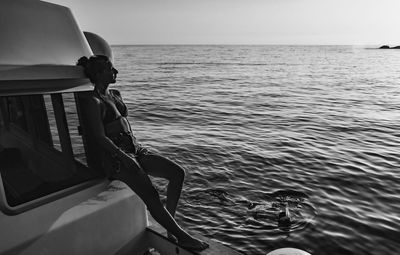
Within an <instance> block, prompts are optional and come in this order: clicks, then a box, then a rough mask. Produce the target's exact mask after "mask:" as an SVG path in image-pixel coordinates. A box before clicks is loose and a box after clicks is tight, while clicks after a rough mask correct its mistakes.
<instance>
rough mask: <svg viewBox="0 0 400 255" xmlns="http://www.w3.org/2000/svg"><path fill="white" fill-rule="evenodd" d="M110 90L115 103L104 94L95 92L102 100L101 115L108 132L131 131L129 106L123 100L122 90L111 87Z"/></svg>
mask: <svg viewBox="0 0 400 255" xmlns="http://www.w3.org/2000/svg"><path fill="white" fill-rule="evenodd" d="M109 92H110V95H111V98H112V101H113V102H114V104H112V103H111V102H110V101H109V100H106V99H105V98H104V96H101V95H99V93H98V92H97V91H96V92H95V94H96V97H97V98H99V99H100V100H101V102H102V104H101V115H102V119H103V125H104V129H105V131H106V134H113V133H119V132H130V131H131V130H130V126H129V123H128V121H127V120H126V117H127V116H128V108H127V107H126V105H125V103H124V102H123V101H122V97H121V94H120V92H119V91H118V90H115V89H110V90H109Z"/></svg>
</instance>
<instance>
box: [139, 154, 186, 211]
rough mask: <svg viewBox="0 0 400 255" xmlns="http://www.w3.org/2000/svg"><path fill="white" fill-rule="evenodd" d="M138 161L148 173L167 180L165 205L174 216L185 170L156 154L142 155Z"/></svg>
mask: <svg viewBox="0 0 400 255" xmlns="http://www.w3.org/2000/svg"><path fill="white" fill-rule="evenodd" d="M139 163H140V165H141V166H142V167H143V169H144V170H145V171H146V173H148V174H149V175H151V176H155V177H161V178H164V179H167V180H168V187H167V203H166V207H167V210H168V212H169V213H170V214H171V215H172V217H174V216H175V212H176V207H177V206H178V202H179V198H180V196H181V192H182V186H183V181H184V180H185V170H184V169H183V168H182V167H180V166H179V165H177V164H176V163H174V162H172V161H171V160H169V159H167V158H164V157H162V156H160V155H156V154H147V155H142V156H141V157H140V158H139Z"/></svg>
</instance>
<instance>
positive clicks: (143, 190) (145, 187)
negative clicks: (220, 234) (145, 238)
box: [77, 55, 208, 250]
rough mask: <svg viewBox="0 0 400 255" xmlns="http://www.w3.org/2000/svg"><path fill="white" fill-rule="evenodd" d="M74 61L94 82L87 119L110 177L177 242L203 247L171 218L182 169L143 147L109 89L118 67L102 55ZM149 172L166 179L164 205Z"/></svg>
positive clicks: (124, 109) (117, 96)
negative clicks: (107, 158)
mask: <svg viewBox="0 0 400 255" xmlns="http://www.w3.org/2000/svg"><path fill="white" fill-rule="evenodd" d="M77 65H80V66H83V67H84V72H85V75H86V76H87V77H88V78H89V79H90V81H91V82H92V83H93V84H94V93H93V97H92V98H91V100H90V103H89V104H88V107H89V109H88V110H89V112H90V113H91V114H89V115H88V116H89V118H90V119H89V123H92V126H91V131H92V135H93V136H94V137H95V138H96V141H97V142H98V145H99V146H101V147H102V148H103V149H104V151H106V153H108V154H109V155H110V156H111V158H112V159H113V162H114V163H115V164H114V167H112V169H109V170H108V173H107V174H108V175H109V177H110V178H112V179H116V180H120V181H122V182H124V183H126V184H127V185H128V186H129V187H130V188H131V189H132V190H133V191H134V192H135V193H136V194H137V195H138V196H139V197H140V198H141V199H142V200H143V202H144V203H145V204H146V206H147V208H148V210H149V212H150V214H151V215H152V216H153V218H154V219H155V220H156V221H157V222H158V223H160V224H161V225H162V226H163V227H164V228H165V229H166V230H167V231H168V232H169V233H171V234H172V235H173V236H175V237H176V239H177V241H178V244H179V245H180V246H182V247H184V248H187V249H191V250H203V249H206V248H207V247H208V244H207V243H205V242H203V241H201V240H199V239H196V238H194V237H193V236H191V235H190V234H188V233H187V232H186V231H185V230H183V229H182V228H181V227H180V226H179V225H178V224H177V222H176V221H175V220H174V214H175V210H176V207H177V204H178V200H179V197H180V195H181V190H182V185H183V180H184V176H185V172H184V170H183V169H182V168H181V167H180V166H179V165H177V164H175V163H174V162H172V161H170V160H169V159H167V158H165V157H162V156H160V155H158V154H154V153H152V152H150V151H148V150H147V149H145V148H143V147H142V146H141V145H140V144H139V143H138V142H137V140H136V138H135V137H134V136H133V134H132V130H131V126H130V124H129V122H128V119H127V115H128V110H127V107H126V105H125V104H124V102H123V101H122V98H121V95H120V93H119V92H118V91H117V90H114V89H109V85H110V84H112V83H115V82H116V76H117V73H118V71H117V70H116V69H115V68H114V67H113V65H112V63H111V62H110V60H109V59H108V57H106V56H102V55H97V56H91V57H90V58H87V57H82V58H80V59H79V60H78V63H77ZM149 175H152V176H156V177H162V178H165V179H167V180H168V181H169V183H168V189H167V202H166V207H164V206H163V204H162V202H161V201H160V197H159V194H158V192H157V190H156V189H155V188H154V186H153V185H152V183H151V180H150V178H149Z"/></svg>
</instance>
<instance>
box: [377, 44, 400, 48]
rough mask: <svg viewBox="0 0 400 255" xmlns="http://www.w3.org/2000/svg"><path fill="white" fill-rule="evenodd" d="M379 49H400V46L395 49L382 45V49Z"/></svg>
mask: <svg viewBox="0 0 400 255" xmlns="http://www.w3.org/2000/svg"><path fill="white" fill-rule="evenodd" d="M379 49H400V45H399V46H395V47H389V45H382V46H381V47H379Z"/></svg>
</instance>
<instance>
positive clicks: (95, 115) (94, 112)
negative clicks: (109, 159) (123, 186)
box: [87, 97, 141, 170]
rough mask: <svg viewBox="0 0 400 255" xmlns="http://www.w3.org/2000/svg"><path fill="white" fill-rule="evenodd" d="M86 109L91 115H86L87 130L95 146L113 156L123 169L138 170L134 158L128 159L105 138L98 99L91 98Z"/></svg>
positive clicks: (138, 166)
mask: <svg viewBox="0 0 400 255" xmlns="http://www.w3.org/2000/svg"><path fill="white" fill-rule="evenodd" d="M87 107H88V111H89V112H90V113H91V114H88V120H89V123H90V124H89V125H90V127H89V129H90V130H91V132H92V133H91V134H92V136H93V137H94V138H95V139H96V142H97V144H98V145H99V146H101V147H102V148H103V149H104V150H106V151H108V152H109V153H110V154H111V155H115V156H116V157H117V158H118V159H119V160H120V161H121V163H122V164H123V165H124V166H125V167H128V168H134V169H137V170H140V169H141V167H140V165H139V164H138V163H137V161H136V160H135V158H133V157H130V156H129V155H128V154H126V153H125V152H124V151H122V150H121V149H120V148H119V147H118V146H116V145H115V144H114V142H113V141H112V140H111V139H110V138H108V137H107V136H106V134H105V131H104V126H103V120H102V117H101V116H102V114H101V101H100V100H99V99H98V98H95V97H92V98H90V99H89V104H88V105H87Z"/></svg>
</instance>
